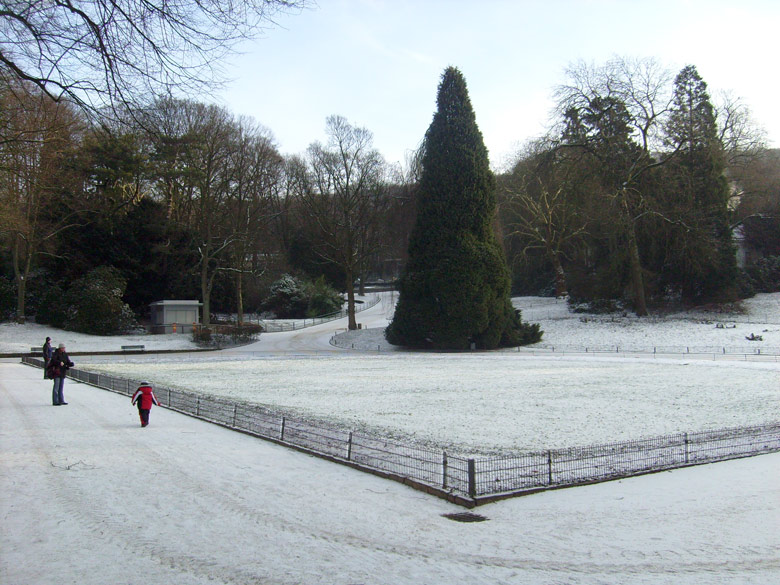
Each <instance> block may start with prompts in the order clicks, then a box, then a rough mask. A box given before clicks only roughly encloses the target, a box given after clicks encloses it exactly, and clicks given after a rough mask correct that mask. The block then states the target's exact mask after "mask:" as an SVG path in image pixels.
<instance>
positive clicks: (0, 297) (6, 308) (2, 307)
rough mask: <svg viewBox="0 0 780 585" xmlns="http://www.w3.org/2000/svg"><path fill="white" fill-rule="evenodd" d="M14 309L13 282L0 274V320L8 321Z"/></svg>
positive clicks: (14, 288)
mask: <svg viewBox="0 0 780 585" xmlns="http://www.w3.org/2000/svg"><path fill="white" fill-rule="evenodd" d="M15 311H16V287H14V285H13V283H12V282H11V281H10V280H9V279H7V278H5V277H4V276H0V321H8V320H9V319H11V318H12V317H13V315H14V312H15Z"/></svg>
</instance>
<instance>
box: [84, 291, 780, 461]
mask: <svg viewBox="0 0 780 585" xmlns="http://www.w3.org/2000/svg"><path fill="white" fill-rule="evenodd" d="M522 301H524V302H525V303H526V304H528V305H530V307H531V308H530V309H529V310H528V313H533V309H536V310H537V311H540V310H544V311H545V312H546V313H547V314H548V315H549V317H548V318H547V319H546V320H542V321H540V322H541V323H542V326H543V327H544V328H545V331H547V329H548V328H549V329H551V330H552V332H551V333H550V334H549V335H550V337H552V341H549V340H548V343H557V344H559V345H560V344H563V343H564V341H565V340H567V339H574V340H576V342H575V344H574V345H577V344H579V343H583V344H584V345H585V346H587V345H590V346H591V347H593V346H604V345H606V344H608V342H607V340H615V339H618V340H619V343H620V344H622V345H625V346H633V347H639V346H644V345H645V344H647V343H648V342H649V343H650V346H651V348H652V345H653V344H652V340H653V338H654V337H653V336H654V332H655V331H659V339H660V341H661V342H666V341H668V340H670V339H671V337H668V338H667V337H664V336H665V335H669V336H671V335H672V333H669V332H671V331H673V335H674V339H675V340H676V341H677V342H680V341H682V344H683V345H691V346H699V345H717V346H721V345H722V346H729V347H732V346H733V345H734V344H736V343H738V342H739V340H738V339H737V335H736V334H735V333H734V332H735V330H736V329H735V328H733V327H729V328H725V327H724V328H718V327H717V326H716V323H713V322H707V321H706V320H705V319H702V318H701V317H700V316H698V315H697V316H693V317H690V318H687V319H684V318H682V316H673V317H669V318H667V319H663V320H662V319H657V318H656V319H653V320H638V319H636V318H631V317H623V316H617V317H611V318H593V317H587V318H586V319H583V318H582V316H581V315H574V314H570V313H568V311H567V310H566V306H565V303H562V302H557V301H555V299H521V303H519V304H521V305H522V304H523V303H522ZM778 301H780V295H763V296H761V297H758V298H757V299H755V300H751V301H748V303H746V305H747V311H746V313H745V315H741V316H742V317H743V318H744V317H746V316H750V315H751V312H752V311H755V312H756V313H757V314H760V315H765V314H768V313H769V311H767V308H768V307H769V308H771V307H773V306H774V305H773V303H777V302H778ZM391 306H392V298H391V297H389V296H388V297H387V299H386V303H385V304H384V306H382V305H381V304H380V305H377V306H376V307H375V308H373V309H369V310H367V311H365V312H364V313H362V314H361V316H360V318H361V321H363V322H365V323H367V324H370V327H369V328H368V329H361V330H360V331H356V332H349V333H340V332H338V331H337V330H338V327H339V326H341V327H343V324H326V325H323V326H318V327H315V328H311V329H308V330H303V331H297V332H291V333H272V334H266V335H264V336H262V338H261V340H260V341H259V342H257V343H255V344H252V345H250V346H246V347H243V348H239V349H236V350H233V351H230V352H220V354H219V355H218V356H217V355H212V354H209V355H208V356H206V355H198V356H194V357H193V356H190V355H186V356H178V355H173V356H163V357H161V358H159V359H155V360H154V361H151V362H150V361H149V359H147V358H127V359H125V360H123V361H121V362H120V361H117V360H116V358H99V359H97V358H96V359H94V360H90V359H88V358H83V359H82V360H81V361H80V362H79V363H80V366H81V367H82V368H83V369H88V370H91V371H99V372H105V373H110V374H113V375H117V376H120V377H124V378H129V379H131V380H136V381H140V380H141V379H142V378H144V379H148V380H150V381H151V382H153V383H155V384H157V385H161V386H167V387H171V388H176V389H180V390H191V391H195V392H199V393H203V394H211V395H215V396H223V397H228V398H231V399H234V400H239V401H247V402H253V403H259V404H263V405H265V406H267V407H269V408H272V409H276V410H279V411H282V412H286V413H288V414H293V415H297V416H301V417H306V418H320V419H325V420H327V421H328V422H329V423H335V424H338V425H340V426H342V427H346V428H348V429H351V430H368V431H373V432H375V433H380V434H382V435H384V436H390V437H396V438H399V439H404V440H413V441H415V442H419V443H423V444H426V445H430V446H437V447H443V448H447V449H448V450H449V451H457V452H461V453H469V454H478V453H483V454H484V453H496V452H508V451H518V450H524V451H529V450H538V449H548V448H559V447H571V446H582V445H590V444H596V443H607V442H614V441H623V440H630V439H637V438H643V437H653V436H658V435H664V434H669V433H677V432H686V431H698V430H711V429H718V428H726V427H738V426H748V425H756V424H761V423H765V422H774V421H778V420H780V357H778V356H744V355H743V356H734V355H726V356H724V355H722V354H721V353H719V352H715V353H714V354H711V355H698V354H697V355H672V356H668V355H667V356H663V357H662V356H654V355H652V354H648V355H645V356H642V355H639V356H636V355H626V354H622V353H621V354H614V355H613V354H611V353H607V354H599V355H598V356H597V357H594V356H592V355H577V354H567V355H557V354H556V355H553V354H549V353H547V354H545V355H541V356H540V355H533V352H531V351H529V350H522V351H519V352H518V351H498V352H477V353H470V352H466V353H416V352H408V351H402V350H397V349H396V350H393V349H392V346H386V345H383V344H386V342H384V341H383V339H378V337H377V336H381V335H382V331H383V328H382V327H383V326H384V325H385V324H386V322H387V318H388V316H389V314H390V312H389V311H388V307H391ZM777 315H778V316H779V317H780V309H778V313H777ZM725 317H729V315H725ZM778 320H780V318H779V319H778ZM718 322H720V321H718ZM727 322H728V323H733V322H732V321H727ZM376 325H380V326H379V327H376ZM749 327H751V328H752V330H758V331H760V332H762V333H763V335H764V336H765V338H764V339H765V341H764V342H760V343H764V344H766V343H770V344H771V342H772V341H773V340H776V339H777V340H778V346H780V324H771V323H751V324H750V325H749ZM334 330H335V331H337V334H336V342H337V344H338V345H339V346H341V347H348V348H350V349H351V348H353V347H354V348H356V349H363V350H371V351H368V352H365V351H363V352H356V351H338V349H337V348H334V347H332V346H330V345H328V344H327V340H328V339H329V338H330V337H331V336H332V335H333V333H334ZM547 336H548V333H546V334H545V338H547ZM345 338H346V341H345ZM307 340H308V341H307ZM743 342H744V343H745V344H746V343H748V342H747V341H745V340H744V334H743ZM307 343H308V344H309V345H308V347H309V348H311V349H310V351H307V350H306V349H305V348H306V344H307ZM755 343H759V342H755ZM375 344H376V345H375ZM285 345H286V346H287V347H288V352H287V353H284V354H283V353H282V351H283V348H284V347H285ZM293 350H294V351H293ZM289 351H293V353H292V354H290V353H289ZM651 351H652V349H651ZM217 360H218V361H219V365H218V366H217V365H216V364H215V361H217ZM763 360H766V361H763Z"/></svg>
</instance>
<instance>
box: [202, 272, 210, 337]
mask: <svg viewBox="0 0 780 585" xmlns="http://www.w3.org/2000/svg"><path fill="white" fill-rule="evenodd" d="M208 273H209V265H208V262H207V261H206V260H205V259H204V260H203V262H202V264H201V266H200V294H201V295H203V317H202V319H201V322H202V323H203V326H204V327H208V326H209V325H211V302H210V301H211V290H210V289H211V287H210V286H209V274H208Z"/></svg>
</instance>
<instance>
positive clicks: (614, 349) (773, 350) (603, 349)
mask: <svg viewBox="0 0 780 585" xmlns="http://www.w3.org/2000/svg"><path fill="white" fill-rule="evenodd" d="M534 350H546V351H549V352H551V353H556V352H557V353H592V354H601V353H617V354H621V353H622V354H626V353H629V354H637V353H638V354H700V355H729V356H761V355H763V356H780V347H776V346H761V345H738V346H737V345H734V346H721V345H659V346H652V345H644V346H638V345H636V346H632V345H573V344H551V343H537V344H534V345H528V346H519V347H517V348H512V349H511V350H505V351H534Z"/></svg>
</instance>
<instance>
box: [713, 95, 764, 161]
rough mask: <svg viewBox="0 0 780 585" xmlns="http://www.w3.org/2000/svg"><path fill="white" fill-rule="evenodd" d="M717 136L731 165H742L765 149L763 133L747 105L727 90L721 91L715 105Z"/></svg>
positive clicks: (752, 159) (754, 158) (758, 155)
mask: <svg viewBox="0 0 780 585" xmlns="http://www.w3.org/2000/svg"><path fill="white" fill-rule="evenodd" d="M715 109H716V121H717V124H718V132H719V139H720V142H721V144H723V150H724V152H725V154H726V162H727V164H728V166H729V167H730V168H734V167H737V166H740V167H744V166H746V165H748V164H750V163H751V162H752V161H754V160H756V159H757V158H758V157H760V156H761V153H763V151H764V150H765V149H766V132H765V131H764V129H763V128H761V127H759V126H758V125H757V124H756V123H755V122H754V121H753V119H752V116H751V113H750V108H748V107H747V105H746V104H745V103H744V102H743V101H742V99H740V98H738V97H735V96H734V95H733V94H732V93H730V92H722V93H721V94H720V96H719V100H718V103H717V104H716V107H715Z"/></svg>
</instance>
